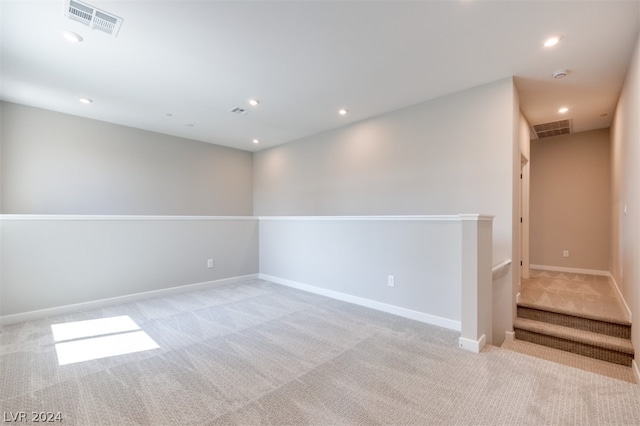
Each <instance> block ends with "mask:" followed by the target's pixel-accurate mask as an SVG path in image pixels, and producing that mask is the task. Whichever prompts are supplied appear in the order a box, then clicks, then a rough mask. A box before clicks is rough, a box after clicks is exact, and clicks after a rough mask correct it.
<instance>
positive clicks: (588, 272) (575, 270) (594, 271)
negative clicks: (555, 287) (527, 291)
mask: <svg viewBox="0 0 640 426" xmlns="http://www.w3.org/2000/svg"><path fill="white" fill-rule="evenodd" d="M529 269H538V270H542V271H554V272H568V273H573V274H586V275H600V276H603V277H608V276H609V271H600V270H598V269H582V268H565V267H563V266H547V265H529Z"/></svg>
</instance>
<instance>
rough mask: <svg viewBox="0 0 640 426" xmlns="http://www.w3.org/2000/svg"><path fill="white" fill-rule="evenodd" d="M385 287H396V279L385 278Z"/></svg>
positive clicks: (390, 276)
mask: <svg viewBox="0 0 640 426" xmlns="http://www.w3.org/2000/svg"><path fill="white" fill-rule="evenodd" d="M387 285H388V286H389V287H395V286H396V279H395V277H394V276H393V275H389V276H388V277H387Z"/></svg>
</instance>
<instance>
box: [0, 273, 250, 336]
mask: <svg viewBox="0 0 640 426" xmlns="http://www.w3.org/2000/svg"><path fill="white" fill-rule="evenodd" d="M252 278H254V279H255V278H258V274H250V275H242V276H238V277H231V278H223V279H220V280H215V281H207V282H203V283H197V284H187V285H183V286H178V287H170V288H163V289H160V290H152V291H146V292H143V293H134V294H127V295H124V296H116V297H111V298H108V299H100V300H92V301H90V302H82V303H75V304H73V305H64V306H56V307H54V308H47V309H40V310H37V311H29V312H23V313H19V314H13V315H4V316H0V325H6V324H14V323H17V322H23V321H31V320H35V319H41V318H47V317H52V316H56V315H64V314H68V313H72V312H80V311H87V310H90V309H98V308H103V307H105V306H110V305H115V304H119V303H129V302H136V301H139V300H145V299H152V298H155V297H163V296H170V295H172V294H179V293H184V292H186V291H194V290H202V289H206V288H210V287H216V286H219V285H222V284H230V283H234V282H238V281H243V280H247V279H252Z"/></svg>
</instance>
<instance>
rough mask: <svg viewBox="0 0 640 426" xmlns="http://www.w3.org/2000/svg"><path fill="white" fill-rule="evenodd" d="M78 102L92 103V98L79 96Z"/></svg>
mask: <svg viewBox="0 0 640 426" xmlns="http://www.w3.org/2000/svg"><path fill="white" fill-rule="evenodd" d="M78 100H79V101H80V102H82V103H83V104H87V105H88V104H92V103H93V99H89V98H80V99H78Z"/></svg>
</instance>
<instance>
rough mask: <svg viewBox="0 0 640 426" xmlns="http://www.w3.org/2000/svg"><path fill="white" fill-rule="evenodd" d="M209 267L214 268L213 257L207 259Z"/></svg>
mask: <svg viewBox="0 0 640 426" xmlns="http://www.w3.org/2000/svg"><path fill="white" fill-rule="evenodd" d="M207 268H208V269H213V259H208V260H207Z"/></svg>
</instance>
